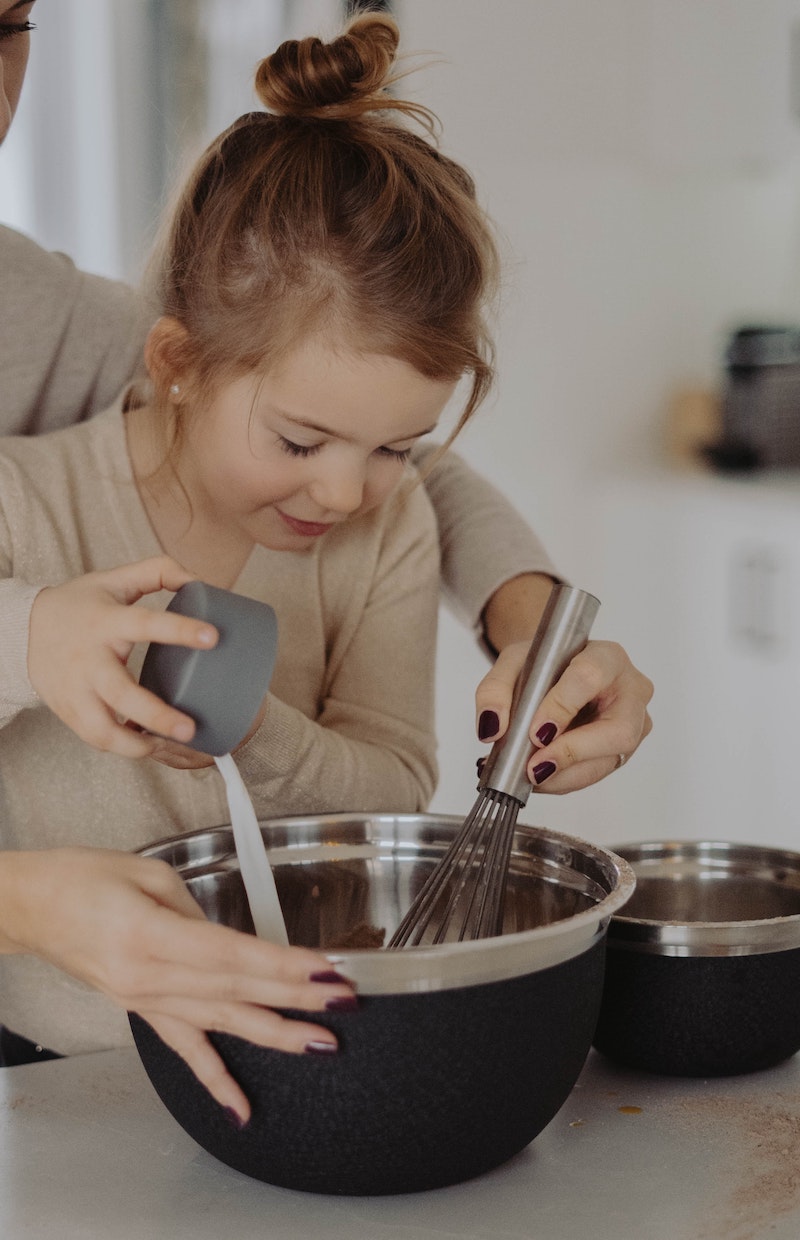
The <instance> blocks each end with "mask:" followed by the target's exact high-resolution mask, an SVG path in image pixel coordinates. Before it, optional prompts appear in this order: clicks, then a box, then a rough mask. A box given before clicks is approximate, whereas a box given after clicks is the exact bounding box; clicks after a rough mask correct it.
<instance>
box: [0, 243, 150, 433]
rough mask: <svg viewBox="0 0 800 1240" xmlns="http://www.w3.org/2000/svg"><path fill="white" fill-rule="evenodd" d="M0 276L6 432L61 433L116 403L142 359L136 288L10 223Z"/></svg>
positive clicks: (1, 396) (0, 404) (1, 424)
mask: <svg viewBox="0 0 800 1240" xmlns="http://www.w3.org/2000/svg"><path fill="white" fill-rule="evenodd" d="M0 281H2V286H1V287H2V295H0V376H2V383H0V434H3V435H17V434H38V433H40V432H41V431H46V430H54V429H56V428H57V427H60V426H68V425H71V424H72V423H74V422H80V421H82V420H83V419H85V418H87V417H91V416H92V415H93V414H95V413H98V412H100V410H102V409H105V408H106V407H107V406H108V405H110V404H111V401H112V400H113V398H114V397H115V396H116V394H117V392H118V391H120V389H121V388H122V387H123V386H124V385H125V384H126V383H127V382H128V381H129V380H130V379H131V377H132V375H133V374H134V372H135V371H136V369H137V367H138V365H139V363H140V360H141V356H142V347H143V343H144V336H145V317H144V313H143V310H142V309H141V307H140V302H139V299H138V297H137V295H136V294H135V293H134V292H133V290H132V289H130V288H128V287H127V285H125V284H122V283H119V282H117V281H114V280H107V279H104V278H102V277H101V276H95V275H90V274H88V273H87V272H84V271H79V270H78V269H77V268H76V267H75V265H74V263H73V262H71V260H70V259H69V258H67V257H66V255H64V254H56V253H50V252H49V251H47V250H43V249H42V248H41V246H38V245H36V243H35V242H34V241H32V240H31V239H30V238H29V237H25V236H23V235H22V233H18V232H15V231H14V230H13V229H10V228H3V227H0Z"/></svg>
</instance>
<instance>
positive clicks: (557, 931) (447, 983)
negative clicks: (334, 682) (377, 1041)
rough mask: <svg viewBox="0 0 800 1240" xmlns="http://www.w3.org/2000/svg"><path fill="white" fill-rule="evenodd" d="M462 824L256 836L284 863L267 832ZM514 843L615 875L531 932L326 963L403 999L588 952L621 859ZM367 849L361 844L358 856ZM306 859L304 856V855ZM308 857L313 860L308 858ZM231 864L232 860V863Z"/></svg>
mask: <svg viewBox="0 0 800 1240" xmlns="http://www.w3.org/2000/svg"><path fill="white" fill-rule="evenodd" d="M461 822H462V819H461V818H460V817H455V816H452V815H443V814H388V813H374V814H370V813H353V814H347V813H341V814H324V815H297V816H293V817H285V818H270V819H263V820H261V823H260V825H261V828H262V832H263V834H264V836H265V840H266V842H267V848H268V852H270V854H271V859H272V860H273V861H274V860H275V859H276V858H278V859H283V860H287V859H288V858H289V857H290V856H291V855H294V856H295V857H297V856H298V853H299V849H298V848H297V846H295V845H294V844H288V845H284V846H283V847H281V846H273V847H270V843H269V836H270V834H273V835H277V834H280V833H282V832H283V833H288V834H290V835H291V834H292V833H293V832H297V831H298V829H299V828H301V827H302V828H305V829H306V830H308V829H311V828H313V829H318V830H321V831H327V832H328V833H329V834H333V833H335V832H336V830H337V828H343V827H345V826H352V825H361V826H366V825H367V824H371V825H374V826H376V827H382V828H384V829H386V830H387V831H388V830H389V829H391V831H392V832H393V833H394V834H395V835H397V833H399V832H401V831H402V830H403V829H406V830H407V831H408V832H409V833H410V832H411V831H412V830H413V829H415V828H419V827H423V828H424V827H431V826H441V827H444V828H445V829H446V830H447V829H449V830H451V831H452V832H454V831H455V830H457V828H458V827H459V826H460V825H461ZM518 832H519V835H520V838H521V839H523V840H525V839H528V840H529V841H535V842H536V843H537V845H542V846H543V847H544V846H547V847H549V848H551V849H552V850H553V851H554V852H555V851H558V850H561V851H562V852H563V853H564V856H567V855H569V854H570V853H575V854H577V855H583V856H584V857H588V858H589V859H591V860H592V861H594V862H596V863H597V864H598V865H599V866H602V867H603V869H604V870H605V871H606V872H607V873H608V874H609V875H610V876H611V877H612V878H613V889H612V890H611V891H609V892H608V894H606V895H605V896H604V897H603V898H602V899H600V900H599V901H598V902H597V904H595V905H594V906H593V907H591V908H589V909H586V910H584V911H582V912H579V913H575V914H573V915H572V916H570V917H566V918H564V919H562V920H560V921H555V922H552V923H550V924H548V925H544V926H538V927H536V928H534V929H531V930H525V931H520V932H518V933H512V934H505V935H503V936H501V937H499V938H495V939H482V940H479V941H477V942H467V943H445V944H441V945H439V946H435V947H419V948H405V949H403V950H400V951H391V952H389V951H375V950H372V951H364V950H347V951H327V952H326V953H325V955H326V957H327V959H328V960H329V961H330V962H331V964H332V965H334V966H335V967H336V969H337V970H338V971H339V972H341V973H343V974H344V975H345V976H347V977H349V978H351V979H352V980H353V981H354V982H355V983H356V985H357V986H358V989H359V991H360V993H362V994H405V993H418V992H424V991H432V990H449V989H455V988H458V987H462V986H471V985H481V984H486V983H490V982H496V981H504V980H506V979H509V978H513V977H522V976H526V975H528V974H531V973H535V972H538V971H540V970H542V969H545V968H550V967H553V966H555V965H558V964H561V963H563V962H565V961H567V960H570V959H572V958H573V957H575V956H577V955H579V954H581V953H582V952H584V951H588V950H589V948H590V947H592V946H593V944H594V943H595V942H597V940H598V938H601V937H603V936H604V935H605V934H606V931H607V928H608V924H609V921H610V919H611V917H612V915H613V914H614V913H615V912H616V911H617V910H618V909H620V908H621V907H622V905H623V904H624V903H625V901H626V900H628V899H629V898H630V896H631V895H632V893H633V890H634V887H635V885H636V880H635V877H634V873H633V870H632V868H631V866H630V865H629V864H628V863H627V861H625V860H624V859H623V858H621V857H618V856H616V855H615V854H614V853H613V852H612V851H611V850H610V849H608V848H605V847H602V846H600V845H598V844H594V843H591V842H589V841H586V840H583V839H580V838H578V837H577V836H571V835H565V834H563V833H561V832H557V831H550V830H548V829H544V828H539V827H533V826H529V825H527V824H524V823H522V824H518ZM223 834H224V835H229V834H230V827H229V826H228V825H227V824H222V825H220V826H218V827H216V828H208V829H205V830H200V831H197V832H187V833H184V834H182V835H177V836H169V837H167V838H165V839H162V840H158V841H155V842H154V843H152V844H149V845H147V846H146V847H145V848H142V849H140V850H139V852H140V853H141V854H143V855H146V856H159V855H161V854H162V853H163V851H164V850H165V848H169V847H170V846H175V845H178V846H181V845H185V844H187V843H188V842H189V841H191V840H192V839H193V838H198V839H200V838H204V837H209V838H210V839H213V838H214V836H215V835H220V836H221V835H223ZM322 847H323V848H324V853H322V854H320V855H321V856H323V855H324V857H325V859H331V856H332V851H331V850H332V845H330V844H325V845H323V846H322ZM366 847H367V844H366V843H363V844H362V845H361V853H362V854H363V851H364V849H365V848H366ZM305 855H306V854H304V856H305ZM309 857H310V858H311V859H313V856H312V855H311V854H309ZM234 864H235V858H234ZM176 868H177V869H178V872H179V873H182V874H183V875H184V876H185V877H189V876H190V874H191V870H190V869H189V868H188V867H181V866H176Z"/></svg>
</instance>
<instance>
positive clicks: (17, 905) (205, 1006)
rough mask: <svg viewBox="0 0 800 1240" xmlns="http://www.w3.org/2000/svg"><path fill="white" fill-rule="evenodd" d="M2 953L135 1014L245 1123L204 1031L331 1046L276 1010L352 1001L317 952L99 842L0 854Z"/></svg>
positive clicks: (239, 1099)
mask: <svg viewBox="0 0 800 1240" xmlns="http://www.w3.org/2000/svg"><path fill="white" fill-rule="evenodd" d="M0 951H2V952H5V953H26V954H32V955H35V956H38V957H40V958H41V959H43V960H47V961H49V962H50V963H51V964H54V965H56V966H57V967H58V968H60V969H62V970H63V971H64V972H65V973H68V974H70V975H71V976H72V977H75V978H78V979H79V980H80V981H82V982H84V983H86V984H88V985H89V986H92V987H94V989H96V990H98V991H100V992H101V993H102V994H104V995H106V996H107V997H108V998H109V999H111V1000H112V1002H114V1003H115V1004H117V1005H118V1006H119V1007H121V1008H123V1009H124V1010H125V1011H135V1012H138V1013H139V1014H140V1015H141V1016H142V1017H144V1019H145V1020H147V1021H148V1022H149V1024H151V1025H152V1027H153V1028H154V1029H155V1031H156V1033H158V1034H159V1036H160V1037H161V1038H162V1039H163V1040H164V1041H165V1042H166V1043H168V1045H170V1046H171V1047H172V1048H173V1049H174V1050H175V1051H177V1052H178V1054H179V1055H181V1056H182V1057H183V1058H184V1059H185V1060H186V1062H187V1064H188V1065H189V1067H190V1068H191V1069H192V1071H193V1072H194V1073H195V1075H196V1076H197V1077H198V1079H199V1080H200V1081H201V1082H202V1083H203V1085H205V1087H206V1088H207V1089H208V1090H209V1092H210V1093H211V1094H212V1096H213V1097H214V1098H215V1099H216V1100H217V1102H218V1103H219V1104H220V1106H222V1107H225V1108H229V1109H230V1111H231V1112H232V1113H233V1114H234V1115H235V1116H237V1117H238V1122H239V1123H241V1124H244V1123H246V1122H247V1120H248V1119H249V1116H250V1104H249V1102H248V1100H247V1098H246V1097H245V1095H244V1093H243V1092H242V1090H241V1088H240V1087H239V1085H238V1084H237V1083H236V1081H235V1080H234V1079H233V1077H232V1076H231V1075H230V1073H229V1072H228V1071H227V1069H226V1067H225V1065H224V1063H223V1061H222V1059H221V1058H220V1056H219V1054H218V1053H217V1051H216V1050H215V1049H214V1047H213V1046H212V1045H211V1042H210V1041H209V1039H208V1038H207V1037H206V1032H205V1031H206V1030H211V1031H216V1032H224V1033H231V1034H235V1035H237V1036H238V1037H241V1038H247V1039H248V1040H249V1041H251V1042H256V1043H258V1044H259V1045H261V1046H269V1047H274V1048H276V1049H278V1050H282V1051H287V1052H291V1053H300V1054H302V1053H325V1052H335V1050H336V1047H337V1043H336V1038H335V1036H334V1034H332V1033H331V1031H330V1030H329V1029H326V1028H324V1027H322V1026H320V1025H316V1024H313V1023H311V1022H306V1021H301V1020H289V1019H286V1018H285V1017H283V1016H280V1015H279V1014H278V1012H277V1011H274V1010H273V1009H275V1008H295V1009H299V1010H302V1011H308V1012H314V1011H322V1010H324V1009H325V1008H326V1007H327V1006H335V1007H337V1008H344V1009H347V1008H348V1007H350V1006H353V1007H355V1006H356V999H355V995H354V992H353V988H352V986H351V985H350V984H349V983H348V982H347V981H346V980H344V979H343V978H340V977H338V975H337V974H336V973H334V972H333V971H332V969H331V965H330V962H329V961H328V960H327V959H326V958H325V957H324V956H323V955H321V954H319V953H317V952H314V951H310V950H308V949H306V948H300V947H281V946H277V945H276V944H274V943H268V942H265V941H264V940H262V939H257V938H255V937H253V936H252V935H248V934H242V933H239V932H238V931H236V930H232V929H230V928H229V927H227V926H220V925H216V924H214V923H212V922H209V921H207V920H206V919H205V916H204V914H203V912H202V910H201V908H200V907H199V905H198V904H197V903H196V902H195V900H194V899H193V898H192V896H191V895H190V893H189V891H188V890H187V888H186V887H185V885H184V884H183V882H182V881H181V879H180V877H179V876H178V875H177V874H176V872H175V871H174V870H173V869H172V868H171V867H170V866H169V865H167V864H166V863H165V862H163V861H156V860H152V859H149V858H144V857H137V856H133V855H130V854H127V853H121V852H113V851H110V850H104V849H85V848H64V849H51V850H42V851H38V852H7V853H3V854H2V856H0Z"/></svg>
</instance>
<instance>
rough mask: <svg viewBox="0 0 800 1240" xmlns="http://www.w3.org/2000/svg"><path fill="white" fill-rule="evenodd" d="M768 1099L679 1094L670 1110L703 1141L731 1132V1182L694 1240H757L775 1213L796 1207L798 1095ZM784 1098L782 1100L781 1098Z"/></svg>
mask: <svg viewBox="0 0 800 1240" xmlns="http://www.w3.org/2000/svg"><path fill="white" fill-rule="evenodd" d="M775 1096H776V1099H777V1101H775V1102H771V1103H764V1102H758V1101H756V1102H752V1103H751V1102H747V1101H744V1100H742V1099H733V1098H721V1097H715V1096H714V1095H710V1096H704V1097H696V1098H690V1099H684V1100H683V1101H682V1102H680V1103H679V1104H678V1105H677V1107H676V1110H677V1111H678V1112H679V1114H680V1118H681V1119H682V1120H685V1121H686V1123H687V1124H688V1125H689V1126H691V1127H693V1128H695V1127H698V1126H700V1127H701V1128H702V1129H703V1130H705V1131H706V1132H707V1134H708V1139H709V1141H714V1137H715V1135H716V1136H717V1137H719V1138H720V1140H723V1139H724V1137H725V1135H726V1134H729V1135H734V1136H735V1139H736V1142H737V1147H738V1150H739V1152H738V1155H737V1157H736V1162H737V1164H738V1165H737V1166H735V1167H734V1166H733V1164H731V1166H730V1169H731V1171H735V1173H736V1175H735V1178H736V1187H735V1188H733V1189H732V1190H730V1191H729V1192H728V1193H727V1194H726V1195H725V1197H724V1198H723V1197H722V1196H721V1197H720V1200H719V1201H717V1202H715V1203H714V1205H713V1206H712V1207H709V1211H708V1213H709V1217H708V1220H707V1221H706V1222H704V1224H703V1228H702V1230H701V1231H699V1232H698V1233H697V1236H696V1240H761V1237H762V1236H764V1235H765V1230H766V1229H767V1228H768V1227H769V1225H770V1223H773V1222H774V1221H775V1220H776V1219H778V1218H780V1217H781V1216H783V1215H786V1214H790V1213H791V1212H792V1211H794V1210H798V1209H800V1097H796V1096H794V1095H791V1096H787V1095H783V1094H781V1093H780V1092H778V1093H777V1094H776V1095H775ZM784 1099H785V1101H784Z"/></svg>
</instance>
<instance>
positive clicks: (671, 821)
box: [595, 474, 800, 848]
mask: <svg viewBox="0 0 800 1240" xmlns="http://www.w3.org/2000/svg"><path fill="white" fill-rule="evenodd" d="M597 518H598V519H597V524H596V527H595V538H596V570H597V576H596V582H597V592H598V593H599V594H600V596H601V598H602V600H603V608H602V611H601V615H602V618H603V625H602V627H603V634H602V635H603V636H609V637H611V636H613V637H614V638H615V639H617V640H620V641H621V642H622V643H623V644H624V645H625V646H626V648H627V649H628V650H629V652H630V654H631V657H632V658H633V660H634V662H635V663H636V664H637V665H638V666H639V667H641V668H642V669H643V670H644V671H646V672H647V673H648V674H649V675H650V676H651V677H652V679H653V681H654V682H655V685H656V694H655V697H654V700H653V706H652V715H653V718H654V721H655V728H654V731H653V734H652V736H651V737H650V738H649V739H648V740H647V741H646V742H645V744H644V745H643V746H642V749H641V751H640V753H639V754H637V756H636V758H635V759H634V761H632V762H631V763H630V764H629V766H628V767H627V768H626V769H625V771H624V772H622V773H621V774H620V777H619V782H618V787H616V788H615V789H614V791H613V801H614V804H615V814H616V817H617V819H618V825H619V829H618V830H617V833H616V838H617V839H618V840H620V839H635V838H648V837H649V838H653V837H655V836H660V835H666V836H673V837H681V836H689V837H698V836H705V837H710V838H718V839H723V838H724V839H736V840H743V841H762V842H768V843H775V844H783V845H785V846H788V847H796V848H800V715H799V713H798V709H797V703H798V700H800V478H789V479H771V480H768V481H765V480H763V479H760V478H759V479H758V480H755V479H753V480H750V479H748V480H744V481H742V480H730V479H724V478H716V477H706V476H704V475H696V476H695V475H686V476H681V475H671V474H658V475H650V476H647V477H635V478H630V477H629V478H615V479H613V480H608V481H606V482H604V483H602V484H601V485H600V486H599V488H598V496H597ZM606 783H608V785H609V792H608V793H607V794H606V795H607V797H608V796H611V795H612V793H611V785H612V781H611V780H609V781H606ZM604 834H607V832H604Z"/></svg>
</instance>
